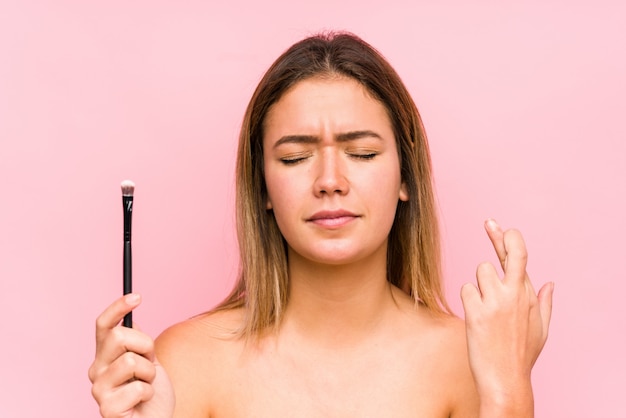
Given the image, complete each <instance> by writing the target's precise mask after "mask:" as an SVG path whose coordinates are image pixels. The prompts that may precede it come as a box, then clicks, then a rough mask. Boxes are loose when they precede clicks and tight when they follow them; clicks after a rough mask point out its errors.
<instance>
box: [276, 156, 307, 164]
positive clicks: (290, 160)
mask: <svg viewBox="0 0 626 418" xmlns="http://www.w3.org/2000/svg"><path fill="white" fill-rule="evenodd" d="M307 158H308V155H294V156H289V157H282V158H280V162H281V163H283V164H284V165H296V164H298V163H301V162H302V161H304V160H306V159H307Z"/></svg>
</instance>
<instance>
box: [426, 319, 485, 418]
mask: <svg viewBox="0 0 626 418" xmlns="http://www.w3.org/2000/svg"><path fill="white" fill-rule="evenodd" d="M427 322H429V323H430V325H431V327H432V328H431V331H430V332H432V333H433V337H436V338H432V339H431V341H433V345H432V347H431V348H432V349H433V358H436V359H437V360H436V367H437V371H438V376H437V377H436V379H439V380H440V383H441V385H442V387H443V388H447V397H448V399H449V402H450V409H451V411H452V412H451V414H450V416H451V417H454V418H457V417H477V416H478V406H479V405H478V392H477V391H476V386H475V384H474V379H473V376H472V372H471V369H470V366H469V357H468V351H467V337H466V331H465V321H463V320H462V319H460V318H457V317H455V316H452V315H446V316H442V317H438V316H433V317H430V318H429V320H428V321H427Z"/></svg>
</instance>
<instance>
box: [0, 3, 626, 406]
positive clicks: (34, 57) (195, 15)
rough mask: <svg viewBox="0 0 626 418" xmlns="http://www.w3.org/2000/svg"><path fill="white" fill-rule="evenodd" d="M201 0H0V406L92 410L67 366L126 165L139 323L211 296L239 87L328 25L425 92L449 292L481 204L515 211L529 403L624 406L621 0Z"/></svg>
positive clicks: (500, 214) (99, 278)
mask: <svg viewBox="0 0 626 418" xmlns="http://www.w3.org/2000/svg"><path fill="white" fill-rule="evenodd" d="M211 3H217V2H210V1H193V0H189V1H185V2H164V1H147V0H143V1H133V2H126V1H125V2H122V1H111V2H85V1H78V0H76V1H38V2H35V1H19V0H4V1H3V2H2V4H1V5H0V178H1V179H2V180H3V189H4V194H3V195H4V198H3V199H2V205H1V206H0V215H1V216H0V309H1V312H2V319H1V320H0V327H1V328H0V329H1V334H0V335H1V336H2V343H1V344H0V385H1V387H0V416H2V417H42V416H46V417H79V416H80V417H87V416H95V415H96V414H97V409H96V405H95V403H94V402H93V401H92V399H91V396H90V386H89V382H88V379H87V368H88V365H89V364H90V362H91V360H92V356H93V352H94V342H93V339H94V338H93V322H94V319H95V317H96V316H97V314H98V313H99V312H100V311H101V310H102V309H103V308H104V307H105V306H106V305H107V304H108V303H109V301H111V300H112V299H113V298H115V297H116V296H117V295H118V294H119V293H120V291H121V240H122V233H121V225H122V223H121V220H122V207H121V202H120V200H121V199H120V188H119V184H120V181H121V180H123V179H125V178H130V179H132V180H134V181H135V182H136V184H137V189H136V203H135V218H134V231H133V232H134V236H133V245H134V261H135V282H136V284H135V288H136V290H137V291H139V292H141V293H143V295H144V299H145V303H144V305H143V306H142V307H141V308H140V309H138V310H137V311H136V314H135V319H136V320H137V321H138V322H139V323H140V325H142V327H143V329H144V330H146V331H148V332H149V333H150V334H151V335H154V336H156V335H157V334H158V333H159V332H160V331H161V330H162V329H163V328H164V327H166V326H167V325H169V324H171V323H173V322H175V321H178V320H181V319H184V318H186V317H188V316H190V315H192V314H194V313H197V312H200V311H202V310H206V309H208V308H209V307H211V306H212V305H213V304H214V303H215V302H217V301H218V300H219V299H220V298H221V297H223V296H224V295H225V293H226V292H227V290H228V289H229V286H230V283H231V282H232V278H233V276H234V274H235V272H236V265H237V263H236V252H235V246H234V240H233V231H232V224H233V217H232V201H233V191H232V189H233V187H232V186H233V176H232V172H233V163H234V152H235V141H236V135H237V130H238V126H239V123H240V119H241V116H242V114H243V110H244V106H245V104H246V102H247V100H248V98H249V96H250V94H251V91H252V89H253V87H254V86H255V84H256V82H257V81H258V80H259V78H260V76H261V74H262V72H263V71H264V70H265V68H266V67H267V66H268V65H269V64H270V62H271V61H272V60H273V59H274V58H275V57H276V56H277V54H278V53H279V52H281V51H282V50H283V49H285V48H286V47H287V46H289V45H290V44H291V43H292V42H294V41H296V40H298V39H300V38H301V37H303V36H304V35H306V34H308V33H310V32H314V31H318V30H320V29H324V28H343V29H348V30H351V31H354V32H356V33H357V34H359V35H361V36H363V37H364V38H365V39H367V40H368V41H370V42H371V43H372V44H373V45H375V46H376V47H378V48H379V49H380V50H381V51H382V52H383V53H384V54H385V55H386V56H387V57H388V58H389V59H390V61H391V62H392V64H394V65H395V67H396V69H397V70H398V71H399V72H400V74H401V75H402V77H403V78H404V80H405V81H406V84H407V85H408V86H409V89H410V90H411V91H412V93H413V94H414V97H415V99H416V101H417V103H418V106H419V107H420V109H421V111H422V114H423V117H424V119H425V123H426V127H427V130H428V133H429V135H430V140H431V143H432V151H433V158H434V162H435V169H436V178H437V183H438V192H439V201H440V203H441V212H442V224H443V230H444V234H445V243H446V248H445V259H446V266H445V267H446V273H447V277H448V284H447V287H448V289H449V297H450V300H451V302H452V304H453V305H454V306H455V308H457V311H459V312H461V309H460V302H459V296H458V293H459V289H460V286H461V284H462V283H463V282H465V281H470V280H473V278H474V268H475V265H476V264H477V263H478V262H480V261H483V260H484V259H489V260H493V259H494V257H492V255H491V250H490V248H489V245H488V241H487V240H486V238H485V237H484V236H483V233H482V220H483V219H484V218H486V217H490V216H491V217H495V218H496V219H498V220H499V221H500V222H501V223H502V224H503V225H504V226H505V227H512V226H516V227H519V228H520V229H522V230H523V232H524V233H525V236H526V238H527V243H528V247H529V250H530V252H531V259H530V267H529V269H530V272H531V277H533V278H534V280H535V282H536V283H537V284H539V283H543V282H545V281H548V280H554V281H555V282H556V295H555V297H556V300H555V307H554V309H555V312H554V316H553V324H552V329H551V336H550V339H549V341H548V345H547V347H546V349H545V350H544V353H543V355H542V357H541V358H540V360H539V362H538V363H537V366H536V369H535V373H534V381H535V389H536V400H537V416H538V417H581V418H582V417H591V416H594V417H599V416H615V414H616V411H619V410H622V409H623V408H622V405H623V401H622V398H623V390H624V383H623V382H624V380H623V379H624V375H625V373H626V360H625V358H626V356H624V353H626V342H625V341H624V331H626V329H625V328H626V327H625V326H624V324H625V318H626V308H625V304H624V302H623V296H622V295H623V292H625V291H626V285H625V284H624V283H625V282H626V262H625V261H624V260H625V257H624V252H626V246H625V245H624V236H625V235H626V222H625V221H624V216H625V214H626V198H625V197H624V192H625V190H626V188H625V182H626V169H625V165H626V164H625V163H624V160H625V158H626V145H625V144H626V128H625V127H624V122H623V121H624V114H625V113H626V104H625V103H626V102H625V99H624V97H626V81H625V74H626V58H625V54H624V51H625V50H626V46H625V44H626V42H625V41H624V40H625V39H626V34H625V32H626V31H625V30H624V28H623V16H624V13H626V10H625V9H624V7H623V6H620V5H618V3H620V2H618V1H615V2H614V3H613V4H611V3H609V2H605V1H593V2H592V1H588V2H572V1H567V2H566V1H562V2H557V1H547V2H544V1H541V2H540V1H537V2H535V3H532V2H521V1H520V2H517V4H515V3H511V2H508V4H507V5H504V4H501V3H503V2H500V3H497V2H487V1H480V2H471V3H472V4H470V2H465V1H446V2H438V4H436V5H435V3H436V2H425V1H424V2H419V1H408V0H407V1H405V2H402V1H388V2H370V1H363V0H361V1H357V0H350V1H343V2H337V1H336V0H323V1H316V2H308V6H295V5H294V4H295V3H297V2H291V1H287V0H281V1H274V2H271V3H272V4H269V5H268V2H256V1H248V2H243V4H242V2H237V1H234V2H220V3H225V4H227V5H223V6H213V5H210V4H211ZM337 3H338V4H337ZM383 3H384V4H385V5H384V6H383Z"/></svg>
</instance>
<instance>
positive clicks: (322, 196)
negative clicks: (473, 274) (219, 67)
mask: <svg viewBox="0 0 626 418" xmlns="http://www.w3.org/2000/svg"><path fill="white" fill-rule="evenodd" d="M485 225H486V230H487V234H488V236H489V238H490V239H491V241H492V243H493V245H494V248H495V251H496V253H497V255H498V258H499V259H500V261H501V263H502V267H503V269H504V278H503V279H500V277H499V276H498V274H497V272H496V271H495V268H494V267H493V266H491V265H489V264H481V265H480V266H479V268H478V272H477V278H478V287H475V286H473V285H465V286H464V287H463V289H462V298H463V304H464V308H465V314H466V315H465V316H466V320H465V323H464V322H463V321H461V320H459V319H458V318H456V317H454V316H453V315H452V314H451V313H450V311H449V309H448V306H447V304H446V302H445V298H444V295H443V292H442V289H441V278H440V268H439V237H438V230H437V220H436V216H435V208H434V199H433V190H432V181H431V168H430V157H429V152H428V145H427V141H426V137H425V134H424V130H423V127H422V124H421V120H420V118H419V114H418V111H417V109H416V107H415V104H414V103H413V101H412V99H411V97H410V95H409V93H408V92H407V90H406V88H405V87H404V85H403V84H402V82H401V80H400V78H399V77H398V75H397V74H396V73H395V71H394V70H393V69H392V68H391V66H390V65H389V64H388V63H387V62H386V61H385V60H384V58H382V56H381V55H380V54H379V53H378V52H377V51H375V50H374V49H373V48H372V47H371V46H370V45H368V44H367V43H365V42H364V41H362V40H360V39H359V38H357V37H355V36H353V35H351V34H345V33H329V34H321V35H317V36H313V37H310V38H307V39H305V40H303V41H301V42H298V43H297V44H295V45H293V46H292V47H291V48H290V49H288V50H287V51H286V52H285V53H284V54H283V55H282V56H281V57H279V58H278V59H277V61H276V62H275V63H274V64H273V65H272V66H271V67H270V69H269V70H268V72H267V73H266V74H265V76H264V77H263V79H262V80H261V82H260V83H259V86H258V87H257V89H256V91H255V93H254V95H253V97H252V99H251V101H250V104H249V106H248V109H247V111H246V115H245V118H244V122H243V126H242V130H241V136H240V143H239V151H238V161H237V229H238V236H239V243H240V253H241V273H240V277H239V280H238V282H237V284H236V286H235V288H234V290H233V292H232V293H231V294H230V295H229V296H228V297H227V298H226V299H225V301H224V302H222V303H221V304H220V305H219V306H218V307H217V308H215V309H214V310H213V311H211V312H209V313H206V314H202V315H199V316H197V317H195V318H192V319H190V320H188V321H185V322H183V323H180V324H177V325H174V326H173V327H171V328H169V329H168V330H166V331H165V332H164V333H163V334H162V335H161V336H160V337H159V338H158V339H157V340H156V342H155V343H153V342H152V340H151V339H150V338H149V337H148V336H146V335H145V334H142V333H141V332H140V331H138V330H137V329H127V328H123V327H119V326H117V325H118V324H119V322H120V320H121V318H122V317H123V316H124V315H125V314H126V313H127V312H129V311H130V310H132V309H133V308H135V307H136V306H137V305H138V304H139V303H140V300H139V296H137V295H128V296H126V297H124V298H121V299H119V300H117V301H116V302H114V303H113V304H112V305H111V306H110V307H108V308H107V309H106V310H105V311H104V312H103V313H102V315H101V316H100V317H99V318H98V320H97V324H96V337H97V352H96V359H95V361H94V363H93V364H92V366H91V368H90V370H89V377H90V379H91V380H92V382H93V390H92V391H93V395H94V397H95V398H96V400H97V401H98V403H99V405H100V409H101V413H102V415H103V416H105V417H118V416H133V417H172V416H176V417H287V416H289V417H292V416H297V417H370V416H371V417H381V416H388V417H477V416H480V417H492V416H493V417H496V416H497V417H502V416H507V417H529V416H532V415H533V398H532V388H531V384H530V372H531V369H532V366H533V364H534V362H535V360H536V359H537V357H538V355H539V353H540V351H541V349H542V347H543V345H544V344H545V341H546V338H547V330H548V325H549V321H550V312H551V301H552V292H553V285H552V284H547V285H545V286H544V287H543V288H542V289H541V290H540V291H539V293H538V295H536V294H535V292H534V290H533V288H532V285H531V284H530V280H529V279H528V276H527V275H526V272H525V267H526V250H525V247H524V242H523V239H522V237H521V235H520V234H519V232H517V231H514V230H510V231H506V232H503V231H502V230H501V229H500V227H499V226H498V225H497V224H496V223H495V222H494V221H491V220H489V221H487V222H486V224H485Z"/></svg>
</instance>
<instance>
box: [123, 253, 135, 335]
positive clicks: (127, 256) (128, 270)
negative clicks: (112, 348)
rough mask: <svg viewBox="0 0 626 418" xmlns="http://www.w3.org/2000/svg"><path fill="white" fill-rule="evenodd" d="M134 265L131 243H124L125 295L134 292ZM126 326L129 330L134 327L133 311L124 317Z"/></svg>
mask: <svg viewBox="0 0 626 418" xmlns="http://www.w3.org/2000/svg"><path fill="white" fill-rule="evenodd" d="M132 266H133V263H132V251H131V247H130V241H124V294H125V295H127V294H129V293H132V292H133V268H132ZM124 326H125V327H128V328H132V327H133V313H132V311H131V312H129V313H127V314H126V315H125V316H124Z"/></svg>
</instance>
